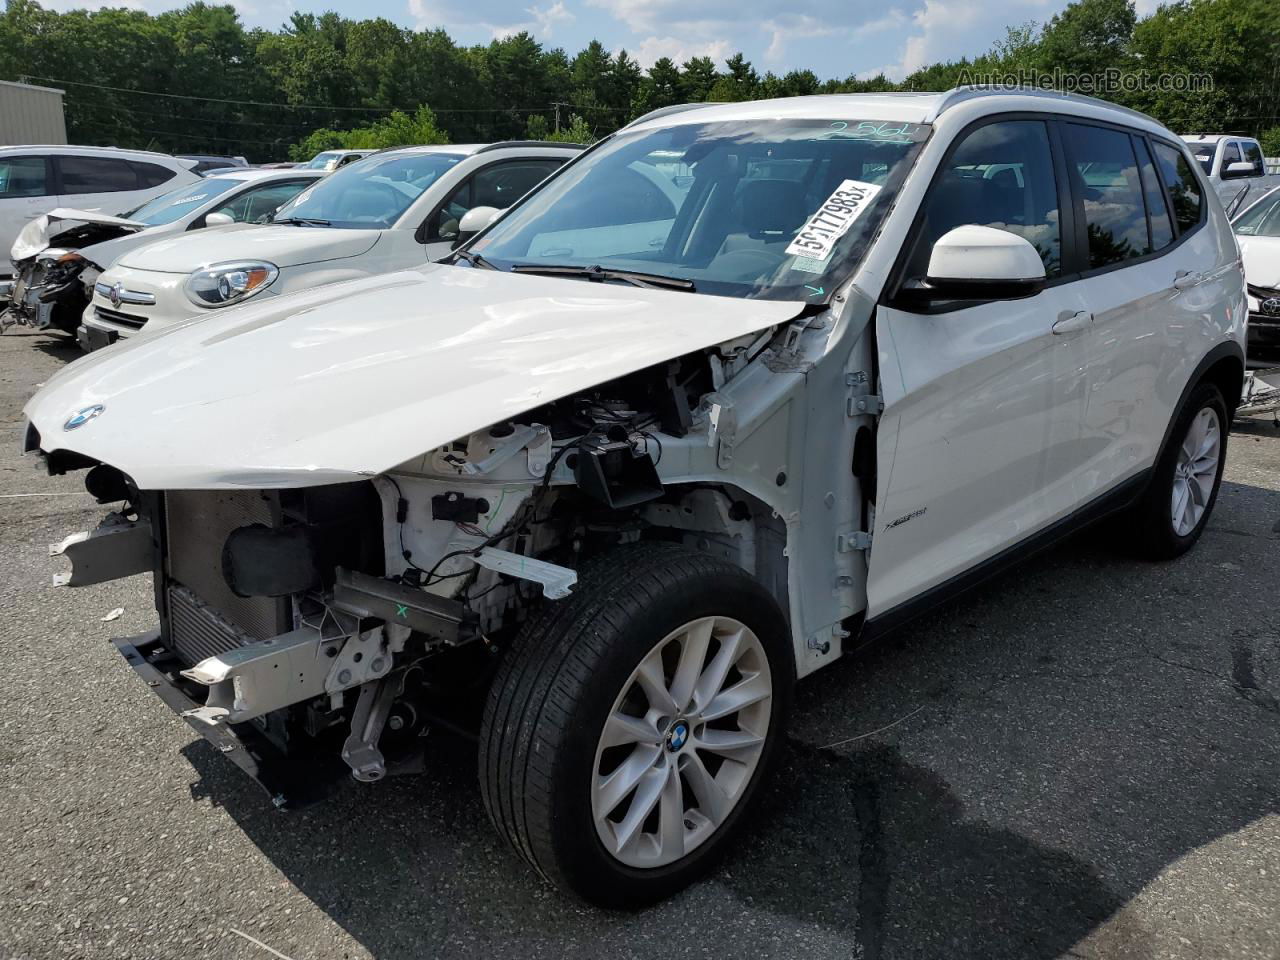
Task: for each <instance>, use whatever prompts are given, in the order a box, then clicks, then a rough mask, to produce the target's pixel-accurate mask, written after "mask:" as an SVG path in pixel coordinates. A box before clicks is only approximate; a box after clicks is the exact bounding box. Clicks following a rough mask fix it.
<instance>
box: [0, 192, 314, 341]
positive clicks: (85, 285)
mask: <svg viewBox="0 0 1280 960" xmlns="http://www.w3.org/2000/svg"><path fill="white" fill-rule="evenodd" d="M323 176H324V173H323V172H321V171H318V170H254V169H250V168H248V167H246V168H244V169H238V170H236V169H233V170H224V171H222V172H221V173H219V174H218V175H217V176H212V177H205V178H204V179H203V180H200V181H198V182H196V183H184V184H183V185H182V186H180V187H175V188H174V189H172V190H170V191H169V192H167V193H162V194H161V195H160V196H158V197H154V198H153V199H151V200H148V201H147V202H146V203H142V204H139V205H138V206H137V207H135V208H133V209H132V210H126V211H124V214H123V216H119V217H113V216H108V215H106V214H103V213H95V212H93V211H87V210H75V209H67V208H64V207H58V208H56V209H54V210H51V211H49V212H48V213H46V214H43V215H42V216H39V217H36V219H34V220H32V221H31V222H30V223H28V224H27V225H26V226H25V227H23V228H22V232H21V233H19V234H18V239H17V240H16V241H14V244H13V248H12V250H11V251H10V258H11V261H12V263H13V266H14V268H15V271H16V281H15V283H14V287H13V293H12V298H11V301H10V304H9V309H8V310H7V311H6V312H5V313H3V314H2V315H0V326H3V325H4V324H6V323H19V324H24V325H26V326H31V327H36V328H37V329H41V330H43V329H47V328H50V327H52V328H53V329H57V330H62V331H64V332H66V333H72V334H76V333H78V335H79V338H80V344H81V346H83V347H84V348H85V349H86V350H93V349H96V348H98V347H102V346H106V345H107V344H109V343H112V342H113V341H114V340H115V339H116V337H117V336H119V334H118V333H117V332H116V328H117V327H126V328H127V327H128V322H127V318H128V314H127V313H121V312H120V308H121V307H124V308H125V310H128V309H129V307H130V306H132V303H133V300H132V298H129V299H126V298H125V294H124V292H123V290H116V289H114V288H112V287H110V286H105V285H104V287H103V290H102V295H103V297H105V298H106V299H107V300H108V301H110V303H111V308H110V310H111V313H110V314H109V315H108V316H109V323H105V324H103V325H102V326H93V327H82V326H81V325H80V320H81V314H83V313H84V310H85V306H86V305H87V304H88V303H89V300H90V299H91V298H92V296H93V291H94V286H95V284H96V283H97V282H98V281H99V280H100V278H101V275H102V271H103V270H104V269H106V268H108V267H110V265H111V264H112V263H113V262H115V260H116V258H117V257H119V256H121V255H122V254H124V253H125V252H126V251H128V250H132V249H134V248H136V247H140V246H142V245H143V244H146V243H150V242H152V241H153V240H158V239H160V238H161V237H168V236H174V235H177V234H182V233H186V232H187V231H190V230H201V229H203V228H205V227H219V226H227V225H229V224H232V223H259V222H262V221H265V220H266V219H267V218H269V217H270V216H271V215H272V214H274V213H275V211H276V208H277V207H280V206H282V205H283V204H285V203H287V202H288V201H289V200H292V199H293V198H294V197H295V196H296V195H297V194H298V193H299V192H300V191H301V190H303V189H304V188H305V187H308V186H310V185H311V184H313V183H315V182H316V181H317V180H319V179H320V178H321V177H323ZM144 299H145V298H144ZM106 309H108V308H98V310H99V311H100V312H101V311H103V310H106Z"/></svg>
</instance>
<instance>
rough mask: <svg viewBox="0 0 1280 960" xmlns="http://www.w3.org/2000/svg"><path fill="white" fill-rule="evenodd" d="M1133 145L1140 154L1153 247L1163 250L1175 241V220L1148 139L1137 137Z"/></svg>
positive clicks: (1140, 169) (1140, 166) (1143, 187)
mask: <svg viewBox="0 0 1280 960" xmlns="http://www.w3.org/2000/svg"><path fill="white" fill-rule="evenodd" d="M1133 147H1134V150H1135V151H1137V154H1138V171H1139V173H1141V175H1142V195H1143V196H1144V197H1145V198H1146V201H1147V219H1148V220H1149V221H1150V224H1151V249H1152V250H1162V249H1164V248H1165V247H1167V246H1168V245H1169V244H1171V243H1173V221H1171V220H1170V219H1169V208H1168V207H1167V206H1166V205H1165V202H1164V190H1163V189H1162V188H1161V186H1160V181H1159V179H1158V178H1157V177H1156V166H1155V163H1154V162H1152V160H1151V152H1150V151H1149V150H1148V149H1147V143H1146V141H1145V140H1141V139H1139V138H1137V137H1135V138H1134V140H1133Z"/></svg>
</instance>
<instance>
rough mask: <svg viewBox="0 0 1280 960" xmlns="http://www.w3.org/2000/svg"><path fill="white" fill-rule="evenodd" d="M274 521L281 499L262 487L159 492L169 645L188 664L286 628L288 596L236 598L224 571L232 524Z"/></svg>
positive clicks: (271, 522) (287, 621)
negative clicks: (162, 498) (162, 495)
mask: <svg viewBox="0 0 1280 960" xmlns="http://www.w3.org/2000/svg"><path fill="white" fill-rule="evenodd" d="M255 523H258V524H263V525H264V526H269V527H274V526H278V525H279V523H280V503H279V497H278V496H277V495H276V494H274V493H270V492H267V491H262V490H243V491H241V490H234V491H223V490H179V491H170V492H168V493H166V494H165V533H166V536H165V553H166V563H165V573H166V576H167V579H166V583H165V595H166V597H167V599H168V606H169V617H168V621H169V622H168V634H169V642H170V645H171V646H172V647H173V650H174V652H175V653H177V654H178V656H179V657H181V658H182V659H183V660H185V661H186V662H188V663H190V664H194V663H198V662H199V661H200V660H203V659H205V658H206V657H211V656H215V655H217V654H219V653H224V652H226V651H227V650H231V649H234V648H235V647H237V646H242V645H244V644H246V643H253V642H254V641H257V640H266V639H267V638H268V637H274V636H277V635H279V634H281V633H284V632H285V631H287V630H288V629H289V615H290V609H289V601H288V598H275V597H238V596H236V595H235V594H234V593H233V592H232V590H231V588H230V587H229V586H227V582H226V580H225V579H224V578H223V575H222V545H223V544H224V543H226V540H227V535H228V534H230V533H231V531H232V530H235V529H236V528H237V527H243V526H247V525H249V524H255Z"/></svg>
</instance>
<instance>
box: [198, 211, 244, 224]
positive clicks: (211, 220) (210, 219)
mask: <svg viewBox="0 0 1280 960" xmlns="http://www.w3.org/2000/svg"><path fill="white" fill-rule="evenodd" d="M235 222H236V220H235V217H233V216H231V214H229V213H210V214H208V215H207V216H206V217H205V218H204V225H205V226H206V227H229V226H231V224H233V223H235Z"/></svg>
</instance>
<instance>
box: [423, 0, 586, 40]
mask: <svg viewBox="0 0 1280 960" xmlns="http://www.w3.org/2000/svg"><path fill="white" fill-rule="evenodd" d="M506 6H507V5H506V4H494V3H489V4H484V3H481V4H475V3H472V4H469V5H468V6H467V8H466V9H465V10H464V9H462V8H461V7H458V6H455V5H453V4H452V3H450V2H449V0H445V2H443V3H440V2H436V0H408V9H409V16H410V17H412V18H413V21H414V26H416V27H417V28H418V29H420V30H427V29H436V28H439V27H443V28H445V29H453V30H459V29H466V30H480V31H483V32H484V33H487V34H489V35H490V36H491V37H493V39H495V40H502V39H504V38H505V37H510V36H514V35H515V34H517V33H522V32H527V33H531V34H534V35H536V36H539V37H550V36H552V34H553V33H554V31H555V25H556V24H557V23H562V24H563V23H572V22H573V21H574V20H575V19H576V18H575V17H574V15H573V12H572V11H570V10H569V8H568V7H567V6H566V5H565V3H564V0H556V2H555V3H552V4H551V5H549V6H547V7H545V8H543V7H539V6H536V5H535V6H532V7H526V8H524V11H523V12H524V13H527V14H528V15H529V19H527V20H520V21H516V22H514V23H511V22H499V21H498V20H497V18H496V17H494V18H492V19H486V17H485V14H486V12H488V13H490V14H498V15H499V16H500V15H501V14H502V13H503V12H506V11H505V9H504V10H498V9H492V10H487V11H486V10H485V8H486V7H503V8H505V7H506ZM477 7H478V8H479V9H477Z"/></svg>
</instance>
